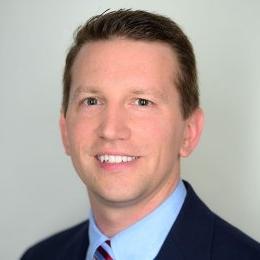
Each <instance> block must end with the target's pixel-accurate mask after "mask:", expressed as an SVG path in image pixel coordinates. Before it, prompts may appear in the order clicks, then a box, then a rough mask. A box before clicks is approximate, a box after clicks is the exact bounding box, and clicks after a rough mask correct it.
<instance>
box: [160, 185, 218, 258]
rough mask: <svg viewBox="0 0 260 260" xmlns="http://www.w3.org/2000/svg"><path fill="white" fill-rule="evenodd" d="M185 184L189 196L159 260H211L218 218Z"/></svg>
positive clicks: (161, 251)
mask: <svg viewBox="0 0 260 260" xmlns="http://www.w3.org/2000/svg"><path fill="white" fill-rule="evenodd" d="M184 184H185V186H186V189H187V196H186V198H185V201H184V204H183V206H182V209H181V211H180V213H179V215H178V217H177V219H176V221H175V223H174V225H173V226H172V228H171V230H170V232H169V234H168V236H167V238H166V240H165V242H164V244H163V246H162V248H161V250H160V251H159V253H158V255H157V257H156V258H155V259H156V260H163V259H174V260H184V259H193V260H197V259H198V260H206V259H210V254H211V251H210V249H211V243H212V239H213V229H214V221H215V215H214V214H213V213H212V212H211V211H210V210H209V209H208V208H207V206H206V205H205V204H204V203H203V202H202V201H201V200H200V199H199V198H198V196H197V195H196V194H195V192H194V191H193V189H192V187H191V186H190V185H189V184H188V183H187V182H184Z"/></svg>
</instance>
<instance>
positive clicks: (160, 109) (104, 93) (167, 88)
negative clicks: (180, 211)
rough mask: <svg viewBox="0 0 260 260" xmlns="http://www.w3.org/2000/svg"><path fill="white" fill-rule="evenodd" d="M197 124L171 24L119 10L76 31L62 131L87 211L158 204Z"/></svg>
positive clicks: (184, 48)
mask: <svg viewBox="0 0 260 260" xmlns="http://www.w3.org/2000/svg"><path fill="white" fill-rule="evenodd" d="M173 38H174V39H175V40H174V41H173V40H172V39H173ZM148 39H149V40H148ZM162 39H164V40H162ZM175 42H176V43H175ZM177 43H178V44H177ZM173 46H176V47H173ZM202 118H203V117H202V113H201V111H200V109H199V108H198V89H197V84H196V68H195V60H194V56H193V52H192V48H191V46H190V43H189V41H188V40H187V38H186V36H185V35H184V34H183V33H182V32H181V30H180V29H179V28H178V27H177V26H176V25H175V24H174V23H173V22H171V21H170V20H169V19H167V18H164V17H160V16H156V15H153V14H149V13H146V12H142V11H118V12H112V13H107V14H104V15H102V16H98V17H95V18H92V19H91V20H90V21H89V22H88V23H87V25H86V26H84V27H82V28H81V29H80V30H79V31H78V33H77V35H76V43H75V46H74V47H72V49H71V50H70V52H69V54H68V58H67V61H66V67H65V74H64V102H63V110H62V113H61V119H60V126H61V132H62V138H63V143H64V147H65V149H66V152H67V154H68V155H70V156H71V158H72V161H73V164H74V166H75V169H76V170H77V172H78V174H79V176H80V178H81V179H82V180H83V182H84V183H85V184H86V186H87V188H88V192H89V197H90V201H91V204H92V208H94V209H95V208H96V207H97V205H99V206H100V205H102V206H104V205H106V207H108V206H110V207H118V206H120V208H122V207H123V206H130V207H133V206H136V205H139V207H140V205H143V206H144V205H146V206H145V207H148V209H146V211H147V210H151V209H153V208H154V207H155V206H156V205H158V203H160V202H161V201H162V200H163V199H164V198H165V197H167V195H168V194H169V193H170V192H171V191H172V190H173V188H174V186H175V185H176V183H177V182H178V179H179V172H180V171H179V166H180V162H179V161H180V157H185V156H188V155H189V154H190V153H191V151H192V150H193V149H194V147H195V146H196V144H197V142H198V140H199V136H200V132H201V129H202V121H203V120H202ZM148 202H150V203H148ZM102 206H101V208H102Z"/></svg>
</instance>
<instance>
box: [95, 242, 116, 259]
mask: <svg viewBox="0 0 260 260" xmlns="http://www.w3.org/2000/svg"><path fill="white" fill-rule="evenodd" d="M106 243H107V244H108V245H109V246H110V241H109V240H107V241H106ZM97 251H98V252H99V253H100V254H101V255H102V256H103V257H104V259H105V260H113V258H112V257H111V256H110V255H109V254H108V252H107V251H106V250H105V249H104V248H103V247H102V246H99V247H98V248H97Z"/></svg>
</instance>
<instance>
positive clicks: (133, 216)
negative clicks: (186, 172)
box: [89, 177, 180, 237]
mask: <svg viewBox="0 0 260 260" xmlns="http://www.w3.org/2000/svg"><path fill="white" fill-rule="evenodd" d="M179 180H180V179H179V177H176V179H174V180H173V181H172V182H171V183H168V184H167V185H166V186H164V188H163V189H162V190H160V191H158V192H156V193H154V194H151V195H150V196H148V197H147V198H145V199H143V200H141V201H140V202H138V203H137V202H131V203H128V204H127V203H126V204H120V205H118V203H111V202H110V203H104V202H102V203H101V202H100V200H97V199H94V196H92V195H91V193H90V192H89V198H90V203H91V208H92V211H93V214H94V217H95V221H96V225H97V226H98V228H99V229H100V231H101V232H102V233H103V234H104V235H106V236H107V237H113V236H114V235H116V234H117V233H119V232H120V231H122V230H124V229H126V228H127V227H129V226H131V225H133V224H134V223H136V222H137V221H139V220H141V219H142V218H144V217H145V216H147V215H148V214H150V213H151V212H152V211H153V210H154V209H156V208H157V207H158V206H159V205H160V204H161V203H162V202H163V201H165V200H166V199H167V198H168V196H169V195H170V194H171V193H172V192H173V191H174V190H175V188H176V186H177V184H178V182H179Z"/></svg>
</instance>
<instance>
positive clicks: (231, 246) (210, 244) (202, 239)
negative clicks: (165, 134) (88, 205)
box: [21, 182, 260, 260]
mask: <svg viewBox="0 0 260 260" xmlns="http://www.w3.org/2000/svg"><path fill="white" fill-rule="evenodd" d="M185 186H186V189H187V196H186V198H185V201H184V204H183V206H182V209H181V211H180V213H179V215H178V217H177V219H176V221H175V223H174V225H173V226H172V228H171V230H170V232H169V234H168V236H167V238H166V240H165V242H164V244H163V246H162V247H161V249H160V251H159V253H158V255H157V256H156V258H155V259H156V260H162V259H164V260H168V259H169V260H260V244H259V243H257V242H256V241H254V240H253V239H251V238H249V237H248V236H247V235H245V234H244V233H242V232H241V231H239V230H238V229H236V228H235V227H233V226H231V225H230V224H228V223H227V222H225V221H224V220H222V219H221V218H220V217H218V216H217V215H215V214H214V213H213V212H212V211H211V210H210V209H208V207H207V206H206V205H205V204H204V203H203V202H202V201H201V200H200V199H199V198H198V196H197V195H196V194H195V192H194V191H193V189H192V187H191V186H190V185H189V184H188V183H187V182H185ZM162 225H163V223H162ZM88 244H89V241H88V221H86V222H83V223H81V224H79V225H77V226H75V227H72V228H70V229H67V230H65V231H62V232H60V233H58V234H56V235H54V236H52V237H50V238H48V239H46V240H44V241H42V242H40V243H38V244H37V245H35V246H33V247H31V248H30V249H29V250H27V251H26V252H25V254H24V255H23V256H22V258H21V259H22V260H32V259H33V260H85V257H86V251H87V248H88ZM116 260H120V259H116ZM129 260H136V259H129ZM138 260H142V259H138Z"/></svg>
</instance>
